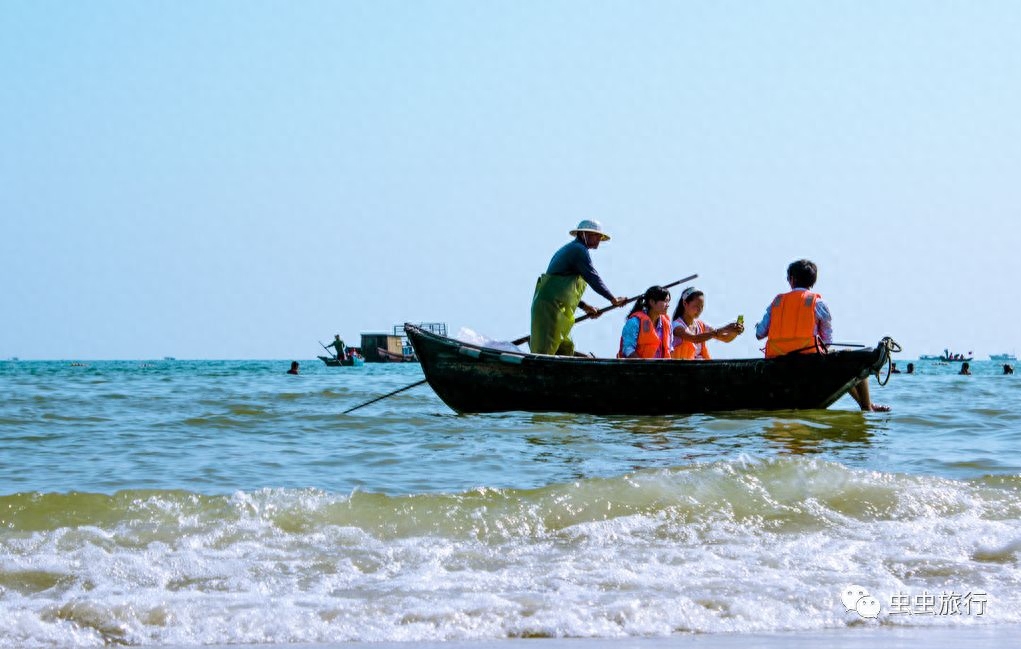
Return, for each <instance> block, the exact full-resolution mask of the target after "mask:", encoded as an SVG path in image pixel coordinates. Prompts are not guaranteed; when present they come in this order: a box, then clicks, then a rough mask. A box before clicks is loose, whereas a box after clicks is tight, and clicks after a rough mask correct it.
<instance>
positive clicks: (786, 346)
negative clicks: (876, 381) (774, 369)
mask: <svg viewBox="0 0 1021 649" xmlns="http://www.w3.org/2000/svg"><path fill="white" fill-rule="evenodd" d="M818 275H819V271H818V268H816V265H815V263H813V262H811V261H809V260H807V259H799V260H798V261H795V262H793V263H791V265H790V266H788V267H787V283H788V284H789V285H790V287H791V290H790V291H788V292H787V293H781V294H780V295H777V296H776V297H775V298H774V299H773V302H772V303H771V304H770V305H769V308H767V309H766V315H765V316H764V317H763V318H762V321H761V322H759V323H758V324H757V325H755V337H756V338H758V339H759V340H762V339H763V338H765V339H766V349H765V352H766V358H775V357H777V356H783V355H785V354H825V353H826V346H827V345H829V344H830V343H832V342H833V325H832V318H831V316H830V310H829V308H827V306H826V303H825V302H823V301H822V296H821V295H819V294H818V293H813V292H812V290H811V289H812V287H813V286H815V280H816V278H817V277H818ZM848 394H850V395H851V397H853V398H854V400H855V401H857V402H858V406H859V407H860V408H861V409H862V410H866V411H872V412H887V411H888V410H890V407H889V406H882V405H879V404H878V403H872V397H871V395H870V394H869V379H868V377H865V378H864V379H862V380H861V381H859V382H858V383H857V384H856V385H855V386H853V387H852V388H851V389H850V390H848Z"/></svg>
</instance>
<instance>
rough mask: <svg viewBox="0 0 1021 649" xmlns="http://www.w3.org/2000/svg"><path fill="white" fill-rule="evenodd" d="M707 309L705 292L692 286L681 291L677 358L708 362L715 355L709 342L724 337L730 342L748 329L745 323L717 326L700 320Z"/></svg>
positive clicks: (675, 323)
mask: <svg viewBox="0 0 1021 649" xmlns="http://www.w3.org/2000/svg"><path fill="white" fill-rule="evenodd" d="M703 309H705V294H704V293H703V292H702V291H700V290H698V289H697V288H695V287H694V286H689V287H688V288H686V289H684V291H683V292H682V293H681V300H680V301H679V302H678V303H677V308H676V309H674V321H673V329H674V351H673V354H672V356H673V358H677V359H680V360H685V361H707V360H710V359H711V358H712V356H710V355H709V348H708V346H706V343H707V342H708V341H710V340H713V339H716V340H722V341H723V342H725V343H729V342H730V341H731V340H734V339H735V338H737V337H738V336H739V335H741V333H742V332H743V331H744V324H742V323H741V322H731V323H730V324H728V325H727V326H725V327H720V328H719V329H713V328H712V327H710V326H709V325H707V324H706V323H704V322H702V321H701V320H699V316H700V315H702V311H703Z"/></svg>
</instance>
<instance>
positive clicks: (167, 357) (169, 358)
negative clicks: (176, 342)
mask: <svg viewBox="0 0 1021 649" xmlns="http://www.w3.org/2000/svg"><path fill="white" fill-rule="evenodd" d="M163 360H165V361H176V360H177V359H176V358H174V357H173V356H164V357H163Z"/></svg>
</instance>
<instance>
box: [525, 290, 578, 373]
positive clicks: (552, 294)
mask: <svg viewBox="0 0 1021 649" xmlns="http://www.w3.org/2000/svg"><path fill="white" fill-rule="evenodd" d="M587 286H588V285H587V284H586V283H585V280H583V279H582V278H581V276H580V275H547V274H543V275H542V276H540V277H539V279H538V281H537V282H536V283H535V294H534V295H533V296H532V336H531V338H530V339H529V341H528V347H529V349H531V350H532V353H533V354H557V355H558V356H573V355H574V341H573V340H571V328H572V327H574V311H575V309H577V308H578V303H579V302H581V295H582V293H584V292H585V288H586V287H587Z"/></svg>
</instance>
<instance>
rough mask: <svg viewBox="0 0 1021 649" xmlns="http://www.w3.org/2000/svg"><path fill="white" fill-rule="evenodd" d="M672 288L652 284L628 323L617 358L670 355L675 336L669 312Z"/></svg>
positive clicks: (621, 338) (628, 319) (626, 323)
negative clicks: (667, 288)
mask: <svg viewBox="0 0 1021 649" xmlns="http://www.w3.org/2000/svg"><path fill="white" fill-rule="evenodd" d="M669 308H670V291H668V290H666V289H665V288H663V287H662V286H650V287H649V289H648V290H647V291H645V295H643V296H642V297H640V298H638V301H637V302H635V308H634V309H632V310H631V313H630V314H629V315H628V317H627V321H626V322H625V323H624V330H623V331H622V332H621V335H620V348H619V349H618V350H617V358H670V352H671V351H672V350H673V346H674V336H673V332H672V331H671V327H670V318H669V317H667V311H668V309H669Z"/></svg>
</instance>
